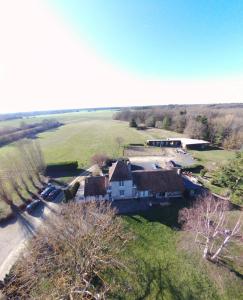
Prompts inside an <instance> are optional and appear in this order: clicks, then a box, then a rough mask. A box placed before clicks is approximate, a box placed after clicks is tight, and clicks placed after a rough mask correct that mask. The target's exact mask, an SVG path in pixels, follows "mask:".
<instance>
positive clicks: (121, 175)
mask: <svg viewBox="0 0 243 300" xmlns="http://www.w3.org/2000/svg"><path fill="white" fill-rule="evenodd" d="M131 179H132V173H131V171H130V169H129V167H128V165H127V164H126V163H125V162H124V161H122V160H118V161H117V162H115V163H114V164H112V166H111V167H110V169H109V180H110V181H121V180H131Z"/></svg>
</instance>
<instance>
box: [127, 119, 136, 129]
mask: <svg viewBox="0 0 243 300" xmlns="http://www.w3.org/2000/svg"><path fill="white" fill-rule="evenodd" d="M129 126H130V127H133V128H136V127H137V123H136V121H135V119H131V121H130V122H129Z"/></svg>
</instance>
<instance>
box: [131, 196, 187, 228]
mask: <svg viewBox="0 0 243 300" xmlns="http://www.w3.org/2000/svg"><path fill="white" fill-rule="evenodd" d="M188 205H189V203H188V201H186V200H184V199H178V200H176V201H173V204H171V205H168V206H160V205H154V206H152V207H151V208H149V209H147V210H144V211H141V212H138V213H135V214H126V215H129V216H131V217H133V218H135V219H136V215H139V216H141V217H143V218H144V219H146V220H147V221H149V222H159V223H162V224H164V225H166V226H169V227H171V228H172V229H174V228H180V224H179V223H178V214H179V211H180V210H181V209H182V208H183V207H186V206H188Z"/></svg>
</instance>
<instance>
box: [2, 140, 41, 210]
mask: <svg viewBox="0 0 243 300" xmlns="http://www.w3.org/2000/svg"><path fill="white" fill-rule="evenodd" d="M15 147H16V150H17V151H16V152H17V153H16V152H15V154H7V155H5V157H4V160H3V162H4V163H2V164H1V170H0V200H1V201H3V202H4V203H5V204H7V205H9V206H13V205H14V201H13V199H14V198H15V197H16V196H17V197H19V198H20V199H21V200H22V201H23V202H26V197H25V195H26V193H28V194H29V195H32V194H33V193H32V190H33V188H35V189H40V188H41V187H42V186H43V183H44V182H43V177H42V175H43V174H44V171H45V161H44V157H43V153H42V151H41V147H40V145H39V143H38V142H37V141H27V142H23V141H21V142H18V143H16V145H15Z"/></svg>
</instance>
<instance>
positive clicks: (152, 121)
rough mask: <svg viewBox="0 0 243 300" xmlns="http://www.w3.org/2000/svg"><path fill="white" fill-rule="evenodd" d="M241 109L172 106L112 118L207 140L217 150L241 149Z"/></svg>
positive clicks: (122, 114)
mask: <svg viewBox="0 0 243 300" xmlns="http://www.w3.org/2000/svg"><path fill="white" fill-rule="evenodd" d="M242 117H243V107H241V106H240V105H239V107H237V106H233V107H231V106H229V107H227V106H223V107H218V106H206V105H204V106H203V105H200V106H174V107H166V108H161V107H157V108H156V107H155V108H144V109H136V110H132V109H123V110H121V111H119V112H117V113H116V114H114V116H113V118H114V119H115V120H123V121H128V122H129V123H130V126H131V127H137V126H139V125H141V124H143V125H145V126H146V127H154V128H160V129H166V130H171V131H175V132H178V133H185V134H186V135H187V136H189V137H191V138H196V139H203V140H207V141H209V142H210V143H211V144H212V145H215V146H217V147H224V148H226V149H240V148H241V147H242V144H243V124H242Z"/></svg>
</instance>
